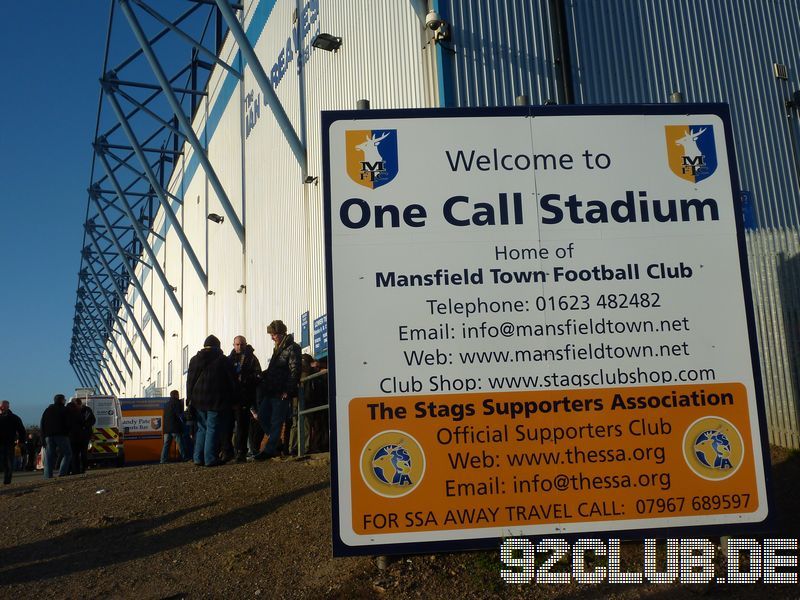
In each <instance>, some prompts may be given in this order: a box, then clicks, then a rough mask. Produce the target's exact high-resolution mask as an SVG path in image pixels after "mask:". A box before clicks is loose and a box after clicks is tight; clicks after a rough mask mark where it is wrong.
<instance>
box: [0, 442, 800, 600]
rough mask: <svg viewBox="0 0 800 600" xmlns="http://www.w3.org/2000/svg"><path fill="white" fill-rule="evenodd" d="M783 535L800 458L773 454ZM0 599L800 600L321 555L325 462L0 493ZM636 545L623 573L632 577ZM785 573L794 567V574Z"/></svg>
mask: <svg viewBox="0 0 800 600" xmlns="http://www.w3.org/2000/svg"><path fill="white" fill-rule="evenodd" d="M773 484H774V489H775V491H776V494H775V496H776V507H777V513H778V519H779V520H778V528H779V529H778V531H779V532H780V533H779V535H780V537H794V538H797V537H799V536H800V513H799V512H798V508H799V507H798V502H797V498H798V497H800V454H798V453H789V452H786V451H781V450H778V449H773ZM0 514H2V515H3V519H2V522H1V524H0V531H2V535H0V585H2V587H0V598H31V597H47V598H97V597H110V598H133V597H135V598H222V597H225V598H270V599H272V598H322V599H330V600H338V599H345V598H348V599H349V598H356V599H360V598H400V599H406V598H408V599H411V598H437V599H439V598H448V599H457V598H469V599H472V598H474V599H477V598H597V597H607V598H653V599H661V598H664V599H666V598H670V599H672V598H697V597H699V596H705V597H710V598H725V599H726V600H728V599H731V598H753V599H755V598H759V599H760V598H766V597H769V598H770V600H777V599H780V598H800V587H798V585H787V586H765V585H761V584H758V585H751V586H730V585H721V586H720V585H718V586H713V587H709V586H688V585H677V584H676V585H661V586H655V585H632V586H621V585H617V586H612V585H600V586H586V585H583V586H582V585H577V584H568V585H550V586H547V585H532V584H526V585H507V584H506V583H505V582H503V581H502V579H501V578H500V576H499V571H500V568H501V565H500V562H499V553H498V552H497V551H493V552H464V553H455V554H439V555H423V556H413V557H393V558H390V559H389V563H388V566H387V568H386V569H385V570H382V571H381V570H378V569H377V567H376V565H375V561H374V560H373V559H371V558H366V557H362V558H346V559H345V558H337V559H333V558H331V543H330V535H331V534H330V524H331V517H330V491H329V464H328V461H327V457H325V456H322V457H316V458H312V459H310V460H302V461H298V460H283V461H280V460H272V461H267V462H266V463H248V464H228V465H225V466H222V467H217V468H214V469H206V468H198V467H195V466H194V465H192V464H191V463H181V464H169V465H146V466H139V467H128V468H124V469H101V470H93V471H90V472H88V473H87V474H85V475H81V476H77V477H67V478H64V479H63V480H61V479H54V480H50V481H44V480H42V479H38V478H37V479H18V480H16V481H15V482H14V483H12V485H10V486H8V487H4V488H3V489H1V490H0ZM641 554H642V550H641V544H640V543H631V544H627V545H625V546H624V547H623V568H625V567H629V568H631V570H640V569H641ZM793 570H794V571H795V572H797V571H798V569H797V568H795V569H793Z"/></svg>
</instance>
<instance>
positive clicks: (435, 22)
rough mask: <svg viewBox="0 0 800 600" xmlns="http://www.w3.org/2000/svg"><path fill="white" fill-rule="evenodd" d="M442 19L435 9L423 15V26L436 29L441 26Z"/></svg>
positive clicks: (432, 29)
mask: <svg viewBox="0 0 800 600" xmlns="http://www.w3.org/2000/svg"><path fill="white" fill-rule="evenodd" d="M442 23H444V20H443V19H442V17H440V16H439V13H437V12H436V11H435V10H432V11H430V12H429V13H428V14H427V15H425V27H427V28H428V29H430V30H431V31H436V30H437V29H439V27H441V26H442Z"/></svg>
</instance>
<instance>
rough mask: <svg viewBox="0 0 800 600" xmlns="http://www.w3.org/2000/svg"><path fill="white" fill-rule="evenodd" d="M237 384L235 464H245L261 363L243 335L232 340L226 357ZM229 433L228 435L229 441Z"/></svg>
mask: <svg viewBox="0 0 800 600" xmlns="http://www.w3.org/2000/svg"><path fill="white" fill-rule="evenodd" d="M228 360H229V361H231V364H232V365H233V370H234V372H235V373H236V380H237V381H238V383H239V396H238V398H236V402H234V404H233V416H234V421H235V425H236V462H241V463H243V462H247V436H248V433H249V431H250V419H252V418H253V417H252V416H251V415H250V409H251V408H253V407H254V406H255V403H256V388H257V387H258V381H259V379H260V378H261V363H259V362H258V359H257V358H256V355H255V353H254V350H253V347H252V346H251V345H250V344H248V343H247V340H246V339H245V337H244V336H243V335H237V336H236V337H235V338H233V350H232V351H231V353H230V354H229V355H228ZM229 436H230V432H229V433H228V438H226V442H227V440H228V439H229Z"/></svg>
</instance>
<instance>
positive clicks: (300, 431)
mask: <svg viewBox="0 0 800 600" xmlns="http://www.w3.org/2000/svg"><path fill="white" fill-rule="evenodd" d="M327 376H328V369H323V370H322V371H319V372H317V373H314V374H312V375H309V376H308V377H302V378H301V379H300V394H299V395H298V397H297V456H298V457H299V456H304V455H305V453H306V448H305V442H306V432H305V419H304V418H303V417H305V416H306V415H310V414H312V413H316V412H320V411H323V410H328V409H329V408H330V405H329V401H326V402H325V404H323V405H321V406H314V407H313V408H306V407H305V405H306V396H307V394H308V389H309V382H311V381H313V380H314V379H319V378H320V377H327Z"/></svg>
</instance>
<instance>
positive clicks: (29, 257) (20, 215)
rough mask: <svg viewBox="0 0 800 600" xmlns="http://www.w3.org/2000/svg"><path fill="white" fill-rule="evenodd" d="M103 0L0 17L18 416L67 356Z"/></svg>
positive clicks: (5, 225)
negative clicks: (0, 18)
mask: <svg viewBox="0 0 800 600" xmlns="http://www.w3.org/2000/svg"><path fill="white" fill-rule="evenodd" d="M108 10H109V3H108V2H107V1H105V0H45V1H43V2H33V3H29V2H6V3H4V6H3V18H2V20H0V53H1V54H0V55H2V56H3V57H4V60H3V68H2V70H1V71H0V74H1V75H0V76H2V81H3V84H2V86H1V87H0V199H1V200H0V206H2V218H0V282H2V284H0V285H2V291H1V292H0V335H1V336H2V337H1V338H0V339H1V340H2V342H1V343H0V399H6V400H9V401H10V402H11V409H12V410H13V411H14V412H16V413H17V414H19V415H20V416H21V417H22V419H23V421H24V422H25V423H26V424H34V423H38V422H39V418H40V416H41V413H42V411H43V410H44V408H45V407H46V406H47V404H49V403H50V402H52V398H53V395H54V394H55V393H59V392H61V393H64V394H65V395H67V396H69V394H71V393H72V392H73V391H74V389H75V387H77V386H78V385H79V383H78V380H77V378H76V377H75V374H74V372H73V371H72V368H71V367H70V365H69V363H68V357H69V347H70V338H71V332H72V317H73V314H74V304H75V290H76V288H77V283H78V276H77V273H78V269H79V264H80V248H81V241H82V238H83V228H82V224H83V221H84V218H85V213H86V192H85V190H86V188H87V186H88V184H89V169H90V165H91V157H92V153H91V147H90V143H91V141H92V137H93V135H94V128H95V117H96V113H97V99H98V88H99V86H98V78H99V77H100V71H101V69H102V61H103V49H104V46H105V35H106V27H107V20H108Z"/></svg>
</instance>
